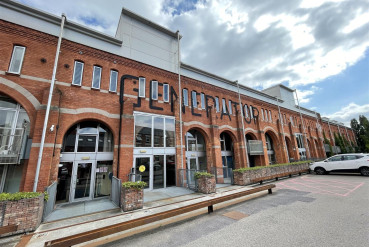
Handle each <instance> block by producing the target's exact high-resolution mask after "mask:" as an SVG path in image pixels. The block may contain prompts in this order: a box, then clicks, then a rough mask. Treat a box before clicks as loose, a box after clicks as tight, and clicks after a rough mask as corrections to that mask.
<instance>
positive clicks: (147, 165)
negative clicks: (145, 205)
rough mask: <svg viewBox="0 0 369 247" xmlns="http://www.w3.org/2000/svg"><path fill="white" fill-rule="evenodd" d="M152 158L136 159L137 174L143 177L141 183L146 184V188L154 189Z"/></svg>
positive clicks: (140, 157) (142, 157)
mask: <svg viewBox="0 0 369 247" xmlns="http://www.w3.org/2000/svg"><path fill="white" fill-rule="evenodd" d="M151 158H152V156H139V157H135V164H134V168H135V173H136V174H140V175H141V181H144V182H146V184H147V185H146V187H145V188H150V189H152V188H153V181H152V178H151V176H150V174H152V166H151V163H152V162H151Z"/></svg>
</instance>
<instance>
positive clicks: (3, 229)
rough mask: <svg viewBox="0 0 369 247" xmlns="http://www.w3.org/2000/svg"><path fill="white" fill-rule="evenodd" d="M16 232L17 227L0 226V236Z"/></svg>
mask: <svg viewBox="0 0 369 247" xmlns="http://www.w3.org/2000/svg"><path fill="white" fill-rule="evenodd" d="M17 230H18V225H7V226H0V235H2V234H5V233H9V232H16V231H17Z"/></svg>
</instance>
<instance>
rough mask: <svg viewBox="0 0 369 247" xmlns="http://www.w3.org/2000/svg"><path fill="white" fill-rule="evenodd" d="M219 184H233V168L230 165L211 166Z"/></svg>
mask: <svg viewBox="0 0 369 247" xmlns="http://www.w3.org/2000/svg"><path fill="white" fill-rule="evenodd" d="M211 174H213V175H214V176H215V181H216V183H217V184H233V170H232V168H228V167H211Z"/></svg>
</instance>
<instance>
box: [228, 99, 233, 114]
mask: <svg viewBox="0 0 369 247" xmlns="http://www.w3.org/2000/svg"><path fill="white" fill-rule="evenodd" d="M228 108H229V109H228V112H229V114H233V111H232V100H230V99H229V100H228Z"/></svg>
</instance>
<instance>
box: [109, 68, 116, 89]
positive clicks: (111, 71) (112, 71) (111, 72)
mask: <svg viewBox="0 0 369 247" xmlns="http://www.w3.org/2000/svg"><path fill="white" fill-rule="evenodd" d="M113 73H117V76H116V80H115V90H111V85H112V83H111V79H112V78H113V77H112V74H113ZM117 89H118V71H116V70H113V69H111V70H110V82H109V92H113V93H116V92H117Z"/></svg>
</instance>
